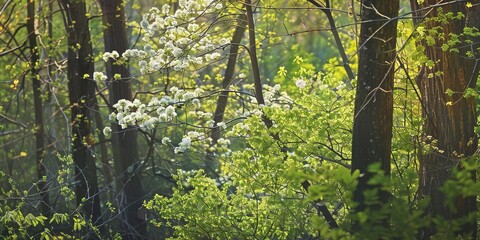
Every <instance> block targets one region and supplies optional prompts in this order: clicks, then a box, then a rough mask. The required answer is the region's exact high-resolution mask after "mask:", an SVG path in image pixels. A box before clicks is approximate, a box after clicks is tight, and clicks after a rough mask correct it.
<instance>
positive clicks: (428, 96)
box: [411, 0, 480, 239]
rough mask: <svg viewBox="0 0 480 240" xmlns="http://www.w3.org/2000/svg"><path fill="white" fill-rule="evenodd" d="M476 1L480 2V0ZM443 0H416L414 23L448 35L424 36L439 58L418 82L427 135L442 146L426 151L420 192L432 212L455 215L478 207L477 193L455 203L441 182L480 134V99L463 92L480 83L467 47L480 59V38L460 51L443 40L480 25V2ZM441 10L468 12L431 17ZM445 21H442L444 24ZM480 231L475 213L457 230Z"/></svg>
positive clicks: (469, 151)
mask: <svg viewBox="0 0 480 240" xmlns="http://www.w3.org/2000/svg"><path fill="white" fill-rule="evenodd" d="M473 2H475V3H474V4H479V2H480V1H472V3H473ZM437 4H438V1H436V0H426V1H424V3H423V4H418V3H417V2H416V1H411V5H412V11H413V12H414V17H415V20H414V23H415V24H416V25H417V26H418V25H419V24H424V25H425V28H426V32H428V31H429V30H433V29H437V30H438V31H440V34H442V35H443V36H445V39H443V40H442V39H441V38H436V39H435V43H434V44H433V45H429V44H427V43H426V41H421V42H420V45H421V46H423V47H424V49H425V51H424V52H425V55H426V56H427V57H428V59H430V60H432V61H434V62H435V65H434V66H433V67H426V66H423V70H422V71H420V72H421V75H419V77H418V82H417V84H418V86H419V89H420V92H421V95H422V101H423V106H424V109H423V116H424V118H425V119H426V120H425V122H424V125H423V138H422V141H424V142H425V144H427V145H431V146H432V147H434V149H438V150H433V151H430V152H428V153H426V154H422V153H421V154H420V172H419V175H420V176H419V180H420V182H419V192H420V196H421V197H429V198H430V202H429V205H428V207H427V210H426V213H427V214H429V215H431V216H434V217H442V218H444V219H447V220H453V219H457V218H460V217H466V216H468V215H469V214H474V213H475V212H476V209H477V208H476V201H475V199H476V196H468V197H463V196H460V195H459V196H457V197H456V198H455V199H454V202H453V204H454V206H455V209H450V208H449V206H447V205H448V203H447V199H446V196H445V193H443V192H442V191H441V190H440V188H441V187H442V186H443V185H444V183H445V182H446V181H447V180H448V179H450V177H451V171H452V168H455V167H457V168H460V169H461V168H462V162H463V161H464V159H465V158H467V157H469V156H472V155H473V154H474V153H475V151H476V149H477V145H478V138H477V135H476V134H475V132H474V127H475V126H476V124H477V123H476V117H477V116H476V111H475V99H474V98H473V97H470V98H465V97H464V95H463V94H464V92H465V90H466V89H467V88H475V87H476V82H477V79H478V71H479V67H478V66H477V64H478V61H477V60H475V57H473V58H472V57H468V56H467V54H466V52H467V51H473V52H472V53H474V54H475V56H476V58H477V59H478V50H477V48H478V47H479V44H480V39H479V38H478V37H477V38H476V39H470V40H472V41H473V44H471V45H466V46H467V47H459V49H458V50H459V52H458V53H456V52H454V51H449V50H447V51H443V50H442V46H443V45H444V44H445V43H447V42H448V41H449V40H450V39H449V38H450V37H451V36H452V34H455V35H460V34H461V33H462V32H463V30H464V28H465V27H476V28H479V27H480V19H479V14H480V13H479V8H480V6H474V7H472V8H467V7H466V3H465V2H451V3H445V4H443V5H442V6H438V5H437ZM435 5H436V6H435ZM440 9H441V10H440ZM440 12H441V13H449V12H452V13H454V14H457V13H463V14H464V15H465V16H466V17H465V18H461V19H449V20H448V23H444V22H442V23H440V22H437V21H434V20H432V19H429V18H432V17H437V16H438V15H439V13H440ZM422 21H423V22H422ZM439 26H441V27H440V28H438V27H439ZM462 45H465V43H462ZM438 73H441V74H438ZM447 90H448V91H450V90H451V91H452V92H453V94H451V95H450V94H447V93H446V92H447ZM471 177H472V179H474V180H475V179H476V175H475V172H474V171H472V172H471ZM435 232H436V229H435V227H434V226H430V227H427V228H426V229H424V230H423V231H422V233H421V236H420V237H421V238H423V239H428V238H429V237H430V236H431V235H433V234H434V233H435ZM476 232H477V223H476V219H473V220H472V221H470V222H467V223H466V224H464V225H463V226H462V229H461V230H460V231H459V232H457V233H458V234H462V235H465V234H472V236H474V237H476Z"/></svg>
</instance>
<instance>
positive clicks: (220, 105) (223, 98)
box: [205, 14, 247, 177]
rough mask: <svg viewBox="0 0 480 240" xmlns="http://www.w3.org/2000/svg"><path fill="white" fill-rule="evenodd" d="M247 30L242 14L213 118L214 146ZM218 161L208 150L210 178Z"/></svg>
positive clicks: (244, 17) (207, 171)
mask: <svg viewBox="0 0 480 240" xmlns="http://www.w3.org/2000/svg"><path fill="white" fill-rule="evenodd" d="M246 29H247V18H246V15H245V14H241V15H239V16H238V19H237V26H236V27H235V31H234V33H233V37H232V42H231V44H230V53H229V56H228V62H227V69H225V76H224V77H223V81H222V89H223V90H224V91H222V92H221V93H220V96H219V97H218V100H217V106H216V108H215V115H214V117H213V121H214V124H213V129H212V133H211V137H212V146H213V145H215V144H216V143H217V142H218V139H220V138H221V136H222V129H221V127H219V126H217V124H218V123H219V122H222V121H223V115H224V114H225V109H226V107H227V103H228V91H226V90H228V88H229V86H230V84H231V82H232V78H233V74H234V73H235V66H236V63H237V57H238V49H239V47H240V42H241V41H242V38H243V35H244V33H245V30H246ZM218 165H219V163H218V161H217V160H216V159H215V156H214V152H213V151H210V150H207V156H206V159H205V172H206V173H207V174H208V176H211V177H216V175H218V174H216V171H217V169H218Z"/></svg>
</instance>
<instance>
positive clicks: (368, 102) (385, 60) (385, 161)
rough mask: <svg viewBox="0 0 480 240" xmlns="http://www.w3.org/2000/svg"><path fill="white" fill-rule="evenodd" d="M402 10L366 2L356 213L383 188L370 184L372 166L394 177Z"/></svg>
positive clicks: (377, 0)
mask: <svg viewBox="0 0 480 240" xmlns="http://www.w3.org/2000/svg"><path fill="white" fill-rule="evenodd" d="M398 9H399V1H398V0H397V1H384V0H364V1H362V7H361V18H362V24H361V30H360V42H359V47H358V49H359V50H358V52H359V61H358V83H357V89H356V95H355V118H354V124H353V140H352V171H355V170H359V171H360V173H361V174H362V175H361V177H360V178H359V182H358V185H357V187H356V189H355V191H354V195H353V199H354V201H355V202H356V203H357V204H358V205H357V207H356V209H355V211H363V210H365V208H367V207H368V206H369V205H367V204H366V203H365V198H364V192H365V191H367V190H370V189H373V188H378V187H379V186H374V185H371V184H368V181H369V180H370V179H371V177H372V173H369V172H368V171H367V170H368V167H369V166H370V165H372V164H380V165H381V170H383V171H384V174H385V175H389V174H390V154H391V142H392V118H393V77H394V62H395V55H396V51H395V47H396V35H397V21H396V20H395V18H396V17H397V15H398ZM387 200H388V195H387V193H386V192H384V191H379V204H381V203H384V202H386V201H387ZM379 204H377V205H376V206H370V207H378V206H379ZM354 228H357V230H359V229H360V228H361V226H358V225H356V223H355V222H354ZM354 230H355V229H354Z"/></svg>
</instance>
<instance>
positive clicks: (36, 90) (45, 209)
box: [27, 0, 50, 216]
mask: <svg viewBox="0 0 480 240" xmlns="http://www.w3.org/2000/svg"><path fill="white" fill-rule="evenodd" d="M27 31H28V42H29V44H30V54H31V55H30V74H31V78H32V88H33V105H34V109H35V158H36V163H37V177H38V184H37V188H38V191H39V192H40V198H41V202H40V208H41V209H40V210H41V212H42V214H43V215H44V216H49V215H50V200H49V195H48V186H47V183H46V181H45V180H44V178H45V177H46V176H47V175H46V173H47V172H46V169H45V165H44V163H43V160H44V156H45V139H44V124H43V102H42V96H41V95H42V92H41V82H40V78H39V71H38V70H39V66H38V65H39V63H40V62H39V58H40V56H39V49H38V45H37V33H36V27H35V1H34V0H27Z"/></svg>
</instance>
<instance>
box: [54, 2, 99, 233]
mask: <svg viewBox="0 0 480 240" xmlns="http://www.w3.org/2000/svg"><path fill="white" fill-rule="evenodd" d="M62 5H63V8H64V11H65V13H66V18H67V21H66V23H67V26H66V28H67V37H68V65H67V72H68V75H67V76H68V92H69V98H70V105H71V121H72V123H71V125H72V142H73V145H72V148H73V154H72V157H73V162H74V164H75V182H76V185H75V195H76V201H77V205H78V206H82V210H83V213H84V214H85V216H86V218H87V219H90V220H91V221H92V222H93V223H94V224H96V222H97V220H99V218H100V215H101V212H100V196H99V190H98V180H97V171H96V166H95V158H94V156H93V150H92V147H93V144H94V137H93V131H92V129H93V126H92V122H93V114H92V111H91V109H92V107H93V103H94V99H95V82H94V81H93V80H92V79H91V78H92V77H93V71H94V65H93V54H92V44H91V40H90V31H89V21H88V18H87V16H86V6H85V1H81V0H73V1H70V0H63V1H62Z"/></svg>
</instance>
